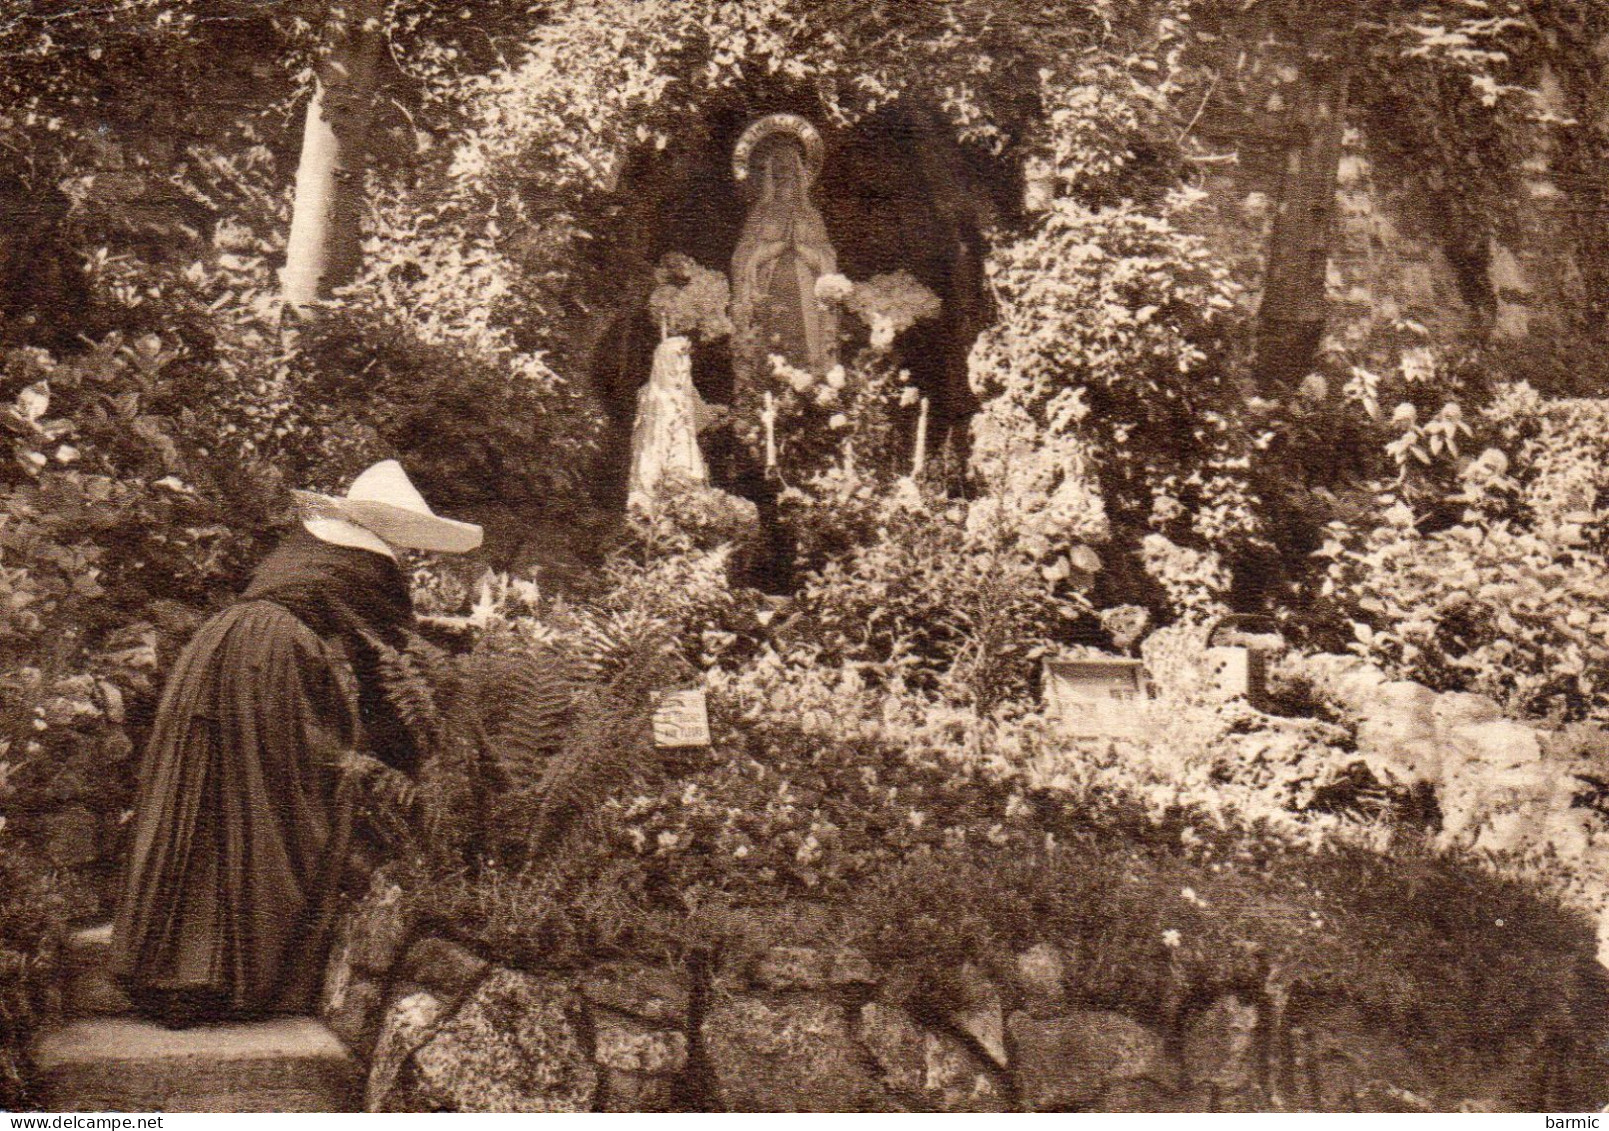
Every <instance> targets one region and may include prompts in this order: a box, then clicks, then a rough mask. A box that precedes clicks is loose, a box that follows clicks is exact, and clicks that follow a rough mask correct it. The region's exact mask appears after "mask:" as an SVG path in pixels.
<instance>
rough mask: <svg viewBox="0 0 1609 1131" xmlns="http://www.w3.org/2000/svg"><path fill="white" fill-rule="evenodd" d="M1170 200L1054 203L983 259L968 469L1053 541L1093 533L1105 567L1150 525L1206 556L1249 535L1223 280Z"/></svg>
mask: <svg viewBox="0 0 1609 1131" xmlns="http://www.w3.org/2000/svg"><path fill="white" fill-rule="evenodd" d="M1170 199H1171V203H1170V206H1169V207H1168V209H1166V210H1165V211H1164V212H1163V214H1162V215H1154V214H1151V213H1148V212H1145V211H1142V210H1141V209H1139V208H1137V207H1135V206H1133V205H1130V204H1124V205H1119V206H1115V207H1111V208H1104V209H1092V208H1088V207H1085V206H1083V205H1081V204H1079V203H1077V202H1075V201H1074V200H1072V199H1061V200H1058V201H1056V202H1055V205H1054V207H1053V208H1052V209H1051V210H1050V212H1049V213H1048V214H1047V215H1046V216H1045V218H1044V220H1043V221H1042V222H1041V224H1040V225H1039V227H1038V228H1036V229H1035V230H1034V231H1032V232H1031V233H1029V234H1028V235H1026V236H1024V237H1023V238H1022V239H1020V240H1018V241H1017V242H1016V243H1013V244H1008V245H1005V246H1003V247H1000V248H998V249H996V251H995V253H994V255H993V256H992V258H991V260H990V278H991V280H992V282H993V285H994V288H995V294H996V299H997V302H998V305H999V308H1000V310H999V318H998V320H997V321H996V323H995V325H994V326H992V327H990V328H989V329H988V330H986V331H985V332H984V333H983V335H982V336H981V337H980V338H979V339H978V343H977V345H976V346H975V347H974V349H973V353H972V357H971V364H970V371H971V381H972V387H973V390H974V391H975V392H976V393H977V394H978V396H979V397H980V398H981V399H982V401H983V408H982V411H981V412H980V414H979V418H978V420H977V422H976V424H975V439H974V445H973V453H972V463H973V469H974V471H975V472H976V473H977V474H978V475H979V477H980V478H981V479H982V480H983V481H984V482H985V483H987V484H991V485H997V486H995V488H994V489H995V490H996V492H997V493H999V494H1000V495H1001V497H1002V498H1003V499H1009V500H1010V504H1011V506H1010V512H1009V517H1010V521H1011V522H1013V523H1016V524H1018V525H1020V526H1021V527H1022V528H1023V529H1024V532H1025V533H1026V534H1028V535H1029V536H1032V537H1034V538H1036V539H1038V540H1039V541H1041V542H1047V541H1048V542H1049V543H1050V544H1051V545H1052V546H1053V547H1054V548H1055V549H1056V550H1057V551H1058V552H1065V551H1067V550H1069V549H1071V548H1072V545H1073V544H1074V543H1076V542H1079V541H1092V540H1096V539H1099V538H1101V537H1103V536H1104V535H1106V534H1108V533H1109V534H1110V536H1111V537H1113V538H1115V539H1116V540H1117V543H1118V550H1119V554H1118V564H1121V563H1122V562H1123V561H1124V560H1125V559H1126V557H1127V555H1129V554H1131V553H1133V552H1134V550H1135V549H1137V544H1138V542H1139V540H1140V539H1141V537H1143V536H1144V535H1145V534H1146V533H1147V532H1151V531H1155V532H1157V533H1160V534H1164V535H1168V536H1169V537H1171V538H1172V539H1173V540H1174V541H1176V542H1178V543H1180V544H1184V545H1196V546H1202V547H1213V548H1216V549H1217V550H1219V551H1220V552H1223V551H1227V550H1229V549H1232V548H1234V547H1235V546H1236V545H1237V544H1240V543H1244V542H1246V541H1247V540H1249V539H1252V538H1254V537H1255V536H1256V534H1257V526H1258V520H1257V515H1256V510H1255V506H1254V503H1255V499H1254V498H1253V497H1252V496H1251V494H1250V491H1249V489H1248V486H1247V477H1246V468H1247V467H1248V466H1249V462H1248V453H1249V451H1250V444H1249V434H1248V433H1247V431H1246V429H1245V427H1244V424H1243V423H1242V421H1241V414H1240V402H1241V400H1242V397H1241V393H1240V390H1239V389H1238V387H1237V386H1236V385H1235V384H1234V383H1233V382H1231V381H1230V379H1229V377H1230V365H1231V363H1232V361H1233V357H1234V353H1233V348H1232V345H1233V343H1232V333H1233V331H1234V329H1235V320H1234V315H1235V314H1236V310H1237V302H1238V297H1239V295H1238V291H1237V289H1236V287H1235V285H1234V284H1233V282H1232V281H1231V280H1230V279H1229V277H1228V275H1227V273H1226V271H1225V270H1224V269H1223V268H1222V267H1221V266H1219V265H1218V263H1217V262H1216V257H1215V256H1214V254H1213V253H1212V251H1211V249H1210V248H1209V247H1208V245H1207V244H1206V243H1205V242H1204V241H1203V240H1201V239H1199V238H1196V237H1193V236H1191V235H1190V234H1188V231H1187V229H1186V228H1185V227H1184V215H1185V213H1186V212H1187V209H1188V205H1189V203H1190V201H1189V199H1188V198H1186V197H1185V196H1182V195H1179V196H1175V197H1172V198H1170ZM1004 506H1005V504H1004V503H1003V504H1002V507H1004ZM1137 583H1138V582H1137V579H1132V578H1131V579H1127V582H1126V586H1127V588H1129V589H1132V588H1133V587H1134V585H1135V584H1137ZM1115 584H1116V587H1117V590H1118V592H1119V593H1121V592H1122V591H1123V589H1124V588H1125V580H1124V579H1121V578H1120V579H1116V581H1115ZM1142 588H1143V587H1142ZM1141 595H1145V594H1144V593H1143V592H1142V594H1141ZM1152 603H1156V602H1154V601H1153V602H1152Z"/></svg>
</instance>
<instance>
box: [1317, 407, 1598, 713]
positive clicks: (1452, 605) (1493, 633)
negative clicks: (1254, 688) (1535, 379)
mask: <svg viewBox="0 0 1609 1131" xmlns="http://www.w3.org/2000/svg"><path fill="white" fill-rule="evenodd" d="M1603 414H1604V408H1603V405H1602V403H1601V402H1596V401H1558V402H1547V401H1543V400H1542V399H1541V398H1538V397H1537V396H1536V395H1535V394H1534V393H1531V392H1530V391H1529V390H1526V389H1524V388H1523V387H1522V388H1519V389H1514V390H1510V391H1509V392H1507V393H1506V394H1504V395H1502V396H1500V397H1499V398H1498V399H1497V400H1496V401H1494V402H1493V404H1492V406H1491V407H1490V408H1489V409H1488V410H1486V412H1484V413H1483V414H1482V417H1481V418H1480V419H1479V420H1478V421H1477V426H1478V427H1479V428H1480V430H1481V432H1482V433H1483V434H1484V435H1485V436H1486V438H1488V439H1489V440H1490V441H1491V442H1492V443H1493V445H1494V446H1492V447H1488V448H1487V449H1486V450H1485V451H1483V452H1482V453H1481V454H1480V455H1478V456H1476V457H1475V458H1472V459H1465V460H1464V461H1463V462H1462V465H1461V467H1460V468H1459V470H1458V482H1457V489H1456V490H1455V491H1453V492H1450V493H1449V494H1448V496H1447V497H1446V499H1445V502H1444V503H1443V505H1442V507H1440V508H1434V507H1427V508H1426V510H1425V513H1422V514H1416V513H1415V510H1414V508H1413V507H1412V506H1410V505H1409V502H1408V501H1407V500H1406V499H1405V498H1404V497H1403V495H1402V493H1401V492H1400V491H1389V492H1384V493H1382V494H1381V496H1380V505H1379V508H1378V510H1377V511H1376V515H1375V523H1374V525H1372V526H1367V527H1364V528H1363V529H1361V530H1359V529H1351V528H1348V527H1345V526H1342V525H1336V526H1335V527H1332V530H1331V540H1330V541H1329V542H1328V543H1327V544H1326V546H1325V547H1323V551H1322V552H1323V555H1324V557H1325V558H1326V559H1327V562H1328V570H1327V575H1326V583H1325V589H1326V595H1327V596H1329V597H1331V598H1332V599H1333V600H1334V605H1333V606H1332V609H1333V611H1334V615H1337V616H1340V617H1346V618H1348V619H1349V620H1350V621H1351V622H1352V629H1353V635H1354V637H1355V642H1354V647H1355V648H1356V650H1358V651H1359V652H1361V653H1363V654H1364V655H1366V656H1369V657H1370V658H1372V659H1375V660H1377V661H1379V662H1381V663H1382V664H1384V665H1387V666H1389V667H1390V668H1392V670H1394V671H1396V672H1399V673H1401V674H1402V675H1403V676H1404V677H1406V678H1411V679H1415V680H1418V681H1420V682H1422V683H1425V684H1427V685H1429V686H1431V687H1435V688H1438V689H1444V690H1460V689H1470V690H1476V691H1480V692H1484V693H1486V694H1490V695H1493V696H1494V697H1496V698H1497V699H1499V700H1500V701H1501V702H1503V703H1504V704H1506V705H1507V706H1508V707H1509V708H1510V709H1512V710H1514V711H1518V712H1524V713H1529V714H1535V715H1549V716H1552V717H1556V718H1560V719H1566V720H1573V719H1582V718H1594V719H1603V718H1609V690H1606V688H1605V687H1604V686H1603V684H1602V680H1601V669H1602V667H1603V662H1604V660H1605V659H1609V583H1606V581H1605V577H1606V567H1609V559H1606V557H1605V545H1606V543H1605V531H1606V530H1609V527H1605V526H1604V525H1603V517H1602V516H1603V511H1602V510H1601V509H1600V507H1601V503H1602V500H1603V498H1604V497H1605V494H1604V491H1605V488H1606V487H1609V481H1606V477H1605V475H1604V472H1603V470H1602V468H1603V456H1604V454H1605V452H1604V451H1603V450H1602V444H1601V437H1602V435H1603ZM1505 449H1506V450H1505ZM1449 511H1450V512H1452V513H1453V514H1455V515H1456V516H1457V517H1456V519H1455V520H1453V521H1451V522H1448V521H1446V520H1442V521H1440V522H1438V521H1437V519H1438V517H1439V515H1440V514H1445V513H1447V512H1449Z"/></svg>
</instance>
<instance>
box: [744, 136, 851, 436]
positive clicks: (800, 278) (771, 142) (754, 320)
mask: <svg viewBox="0 0 1609 1131" xmlns="http://www.w3.org/2000/svg"><path fill="white" fill-rule="evenodd" d="M821 160H822V142H821V135H820V134H819V133H817V132H816V128H815V127H814V126H812V125H811V124H810V123H809V122H807V121H805V119H803V118H801V117H799V116H798V115H796V114H772V115H770V116H769V117H765V118H761V119H760V120H759V121H757V122H755V123H754V124H753V125H751V126H749V128H748V129H747V130H745V131H744V132H743V136H742V137H741V138H740V139H739V140H738V144H737V147H736V149H735V151H734V152H733V158H732V165H733V173H734V175H735V176H736V177H737V179H738V181H739V183H740V184H742V185H744V186H746V187H747V189H748V191H749V192H750V193H751V194H752V195H753V199H754V205H753V207H752V208H751V209H750V210H749V215H748V219H747V220H746V221H745V222H744V225H743V232H742V235H741V236H740V237H739V239H738V244H737V250H736V251H735V252H734V253H733V255H732V323H733V326H734V327H735V331H736V335H735V340H734V343H733V345H734V355H733V360H734V363H735V367H736V372H735V390H734V397H733V399H734V402H735V411H736V413H737V416H738V418H739V419H740V420H744V421H753V420H754V419H755V418H756V416H755V411H754V410H755V405H756V402H757V401H758V399H759V392H760V390H763V389H764V388H765V383H766V379H767V378H768V377H769V375H770V373H771V362H770V358H771V357H772V356H778V357H781V358H782V359H783V360H784V361H785V362H787V363H788V364H789V365H792V366H794V367H795V368H798V369H805V370H809V371H811V372H814V373H823V372H825V371H826V370H827V369H828V368H830V367H831V365H832V362H833V357H834V354H835V352H836V349H837V344H838V326H837V318H836V315H835V314H834V313H833V311H832V310H831V309H830V308H828V307H826V306H823V305H822V304H821V303H820V302H818V301H817V300H816V280H817V279H819V278H820V277H821V276H823V275H830V274H834V273H836V272H837V270H838V259H837V255H836V253H835V252H834V251H833V247H832V243H831V242H830V241H829V240H828V238H827V225H826V223H825V222H824V221H823V220H822V218H821V212H820V211H819V210H818V209H817V208H816V206H815V205H814V204H813V203H811V200H810V185H811V182H812V181H813V180H814V179H815V176H816V173H817V172H818V171H819V170H820V167H821Z"/></svg>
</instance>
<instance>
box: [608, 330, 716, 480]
mask: <svg viewBox="0 0 1609 1131" xmlns="http://www.w3.org/2000/svg"><path fill="white" fill-rule="evenodd" d="M712 415H713V413H712V411H711V410H710V409H709V407H708V406H706V405H705V404H704V400H703V398H702V397H700V396H699V395H698V390H697V389H696V388H694V387H693V356H692V351H691V343H689V341H688V340H687V339H686V338H685V337H682V336H680V335H677V336H675V337H671V338H666V339H665V340H664V341H662V342H660V343H659V348H658V349H656V350H654V369H653V373H652V374H650V375H649V378H648V384H646V385H644V386H643V387H642V391H641V392H639V393H638V394H637V424H636V427H635V428H633V429H632V433H631V479H630V482H629V484H628V488H627V496H626V499H627V506H630V507H637V508H640V509H645V510H646V509H647V508H648V507H649V505H650V503H651V501H652V499H653V497H654V492H655V490H656V489H657V488H658V486H659V484H660V482H661V480H663V479H664V478H665V477H666V476H674V477H677V478H680V479H685V480H688V481H690V482H693V483H696V484H698V485H700V486H707V485H708V484H709V471H708V469H707V468H706V467H705V466H704V455H703V453H702V452H700V451H699V449H698V433H699V431H700V430H701V429H702V428H703V427H704V425H705V424H706V423H707V422H708V420H709V418H710V417H711V416H712Z"/></svg>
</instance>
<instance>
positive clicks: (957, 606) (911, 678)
mask: <svg viewBox="0 0 1609 1131" xmlns="http://www.w3.org/2000/svg"><path fill="white" fill-rule="evenodd" d="M868 502H873V500H867V499H863V498H861V497H859V493H858V492H856V493H854V494H852V495H851V496H850V497H848V498H845V497H844V496H843V495H842V493H841V492H840V493H835V494H834V495H831V496H824V497H822V502H821V503H820V504H818V505H817V506H816V508H815V509H817V510H822V511H835V512H837V513H836V514H835V515H834V516H833V517H832V518H831V519H830V521H832V522H833V523H834V524H835V525H836V526H837V527H838V528H839V529H840V531H842V532H843V533H841V534H839V535H838V538H840V539H848V538H854V537H856V536H857V535H856V534H855V533H854V531H853V528H855V527H861V528H864V526H865V525H867V523H868V520H873V521H875V522H876V523H877V534H876V537H875V538H871V539H868V540H866V541H864V542H863V543H862V544H859V545H856V546H854V547H853V548H851V549H849V550H847V552H845V553H843V554H842V556H840V557H838V558H836V559H834V560H828V561H827V562H826V563H825V564H824V565H823V566H822V567H821V569H820V571H819V572H818V573H816V574H814V575H812V576H811V577H809V578H808V579H807V580H806V581H805V584H804V586H803V588H802V589H801V591H800V593H799V596H798V598H797V607H798V612H799V616H800V618H801V632H802V633H805V638H807V639H808V640H809V641H810V642H811V644H812V645H813V646H814V647H815V648H817V649H818V650H819V656H818V662H819V663H823V664H827V665H844V666H847V667H852V668H865V669H867V670H869V671H874V672H879V673H881V675H882V677H883V678H889V677H891V676H892V675H893V674H894V673H896V672H897V673H899V674H900V676H901V677H902V678H903V679H904V680H906V681H908V682H910V683H911V684H912V685H913V686H916V687H921V688H924V689H929V690H943V691H944V692H945V693H946V694H947V695H949V696H950V697H952V698H953V699H954V700H955V701H957V702H965V703H970V704H972V705H973V706H975V707H976V708H977V709H978V710H979V712H980V713H982V714H985V715H987V714H988V713H989V712H990V711H992V710H994V708H995V707H996V706H998V705H999V704H1001V703H1003V702H1005V701H1006V700H1008V699H1024V698H1026V697H1027V696H1028V695H1029V693H1030V691H1031V689H1032V686H1033V678H1034V668H1035V666H1036V662H1037V660H1038V659H1039V657H1040V656H1041V655H1043V654H1044V652H1045V650H1046V649H1047V648H1048V646H1049V644H1050V642H1051V641H1052V640H1054V639H1056V638H1057V637H1059V636H1061V635H1063V634H1064V633H1065V630H1066V628H1067V622H1068V621H1069V620H1070V619H1071V618H1073V617H1075V616H1077V615H1078V614H1079V613H1080V612H1082V611H1086V610H1087V608H1088V605H1087V603H1086V602H1085V601H1084V600H1083V598H1082V597H1081V596H1080V595H1079V594H1078V593H1077V592H1076V591H1074V590H1072V589H1071V588H1070V587H1069V586H1067V585H1065V584H1063V582H1064V580H1065V579H1066V577H1067V573H1066V571H1065V569H1064V570H1056V569H1053V568H1047V567H1042V566H1040V565H1039V564H1038V563H1037V562H1036V561H1035V560H1034V559H1033V558H1032V557H1030V556H1029V555H1028V554H1026V553H1024V552H1023V551H1022V550H1021V549H1020V547H1019V543H1018V542H1017V540H1016V539H1015V538H1012V537H1010V535H1009V532H1008V533H1006V534H1004V535H1003V534H1002V532H1001V531H1000V530H999V529H997V528H996V526H995V524H994V523H993V522H992V521H990V519H989V517H988V516H978V517H982V518H983V521H977V519H976V517H975V513H974V511H973V509H972V508H971V507H970V506H969V505H968V504H966V503H964V502H953V503H950V502H946V501H945V500H942V499H937V498H932V497H927V496H924V495H923V494H922V492H921V490H920V489H919V488H918V487H917V486H916V484H915V483H914V482H912V481H911V480H908V479H907V480H902V481H900V482H899V483H898V484H896V486H895V488H894V489H893V491H891V492H890V493H889V494H887V495H885V496H881V497H878V498H875V503H874V506H867V505H866V504H867V503H868ZM1064 564H1065V563H1064ZM805 630H808V631H807V633H806V632H805Z"/></svg>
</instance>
